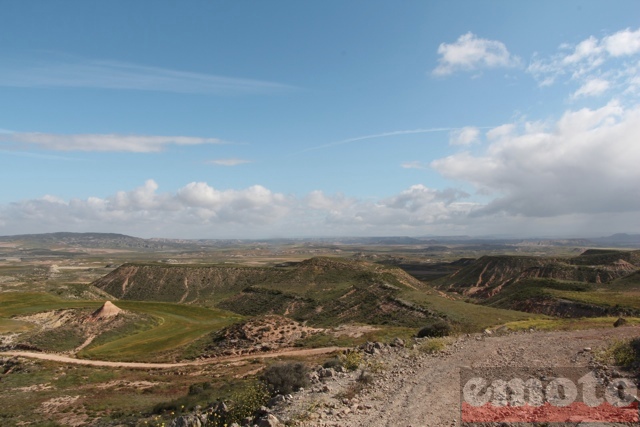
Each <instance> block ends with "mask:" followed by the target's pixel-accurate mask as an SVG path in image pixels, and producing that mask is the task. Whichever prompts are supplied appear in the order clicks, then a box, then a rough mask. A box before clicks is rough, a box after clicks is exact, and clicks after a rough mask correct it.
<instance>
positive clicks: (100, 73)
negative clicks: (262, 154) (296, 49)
mask: <svg viewBox="0 0 640 427" xmlns="http://www.w3.org/2000/svg"><path fill="white" fill-rule="evenodd" d="M0 86H9V87H67V88H97V89H127V90H144V91H159V92H177V93H208V94H221V95H223V94H258V93H271V92H278V91H283V90H291V89H294V87H293V86H289V85H286V84H281V83H275V82H269V81H263V80H254V79H247V78H237V77H226V76H219V75H215V74H206V73H197V72H192V71H182V70H174V69H168V68H160V67H150V66H145V65H138V64H131V63H126V62H119V61H110V60H87V59H82V58H76V57H70V56H61V55H57V56H54V57H48V58H44V59H27V60H25V59H16V58H4V59H3V62H2V65H0Z"/></svg>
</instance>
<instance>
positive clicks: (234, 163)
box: [207, 158, 252, 166]
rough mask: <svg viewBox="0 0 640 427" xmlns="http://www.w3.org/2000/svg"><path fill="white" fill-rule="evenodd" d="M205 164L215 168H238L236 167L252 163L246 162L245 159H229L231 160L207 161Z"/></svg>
mask: <svg viewBox="0 0 640 427" xmlns="http://www.w3.org/2000/svg"><path fill="white" fill-rule="evenodd" d="M207 163H208V164H210V165H216V166H238V165H244V164H246V163H252V161H251V160H246V159H237V158H231V159H214V160H209V161H207Z"/></svg>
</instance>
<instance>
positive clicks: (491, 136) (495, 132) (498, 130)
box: [487, 123, 516, 141]
mask: <svg viewBox="0 0 640 427" xmlns="http://www.w3.org/2000/svg"><path fill="white" fill-rule="evenodd" d="M515 129H516V126H515V125H514V124H512V123H507V124H505V125H501V126H498V127H495V128H493V129H490V130H489V131H487V139H488V140H489V141H493V140H496V139H502V138H505V137H507V136H509V135H511V134H512V133H513V132H514V131H515Z"/></svg>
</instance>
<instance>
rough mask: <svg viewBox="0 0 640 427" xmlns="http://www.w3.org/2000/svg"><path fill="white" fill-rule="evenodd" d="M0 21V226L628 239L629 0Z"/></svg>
mask: <svg viewBox="0 0 640 427" xmlns="http://www.w3.org/2000/svg"><path fill="white" fill-rule="evenodd" d="M0 8H1V10H2V16H3V19H2V26H0V54H1V58H2V59H1V60H0V171H1V172H0V177H1V178H2V180H3V182H4V183H5V185H4V186H3V191H2V192H0V234H18V233H35V232H52V231H109V232H123V233H128V234H133V235H136V236H141V237H195V238H253V237H259V238H263V237H304V236H338V235H412V236H420V235H430V234H436V235H438V234H439V235H450V234H468V235H490V234H491V235H511V236H516V237H518V236H520V237H526V236H578V235H580V236H582V235H600V234H608V233H613V232H640V221H638V218H640V216H639V215H638V214H639V213H640V212H639V211H640V186H638V185H637V183H638V182H640V168H638V167H637V165H638V164H640V144H638V141H637V140H638V135H640V120H638V118H640V104H639V103H638V95H639V93H640V77H639V76H640V74H639V72H640V26H639V24H638V21H637V17H638V16H640V3H638V2H637V1H615V2H607V3H605V2H602V1H580V2H573V1H563V2H552V1H535V2H534V1H518V2H513V1H446V2H445V1H442V2H427V1H406V2H401V3H397V2H390V1H385V2H382V1H322V2H320V1H318V2H300V1H275V2H258V1H187V2H177V1H138V2H130V1H110V2H86V1H56V2H25V1H12V0H5V1H3V2H1V3H0Z"/></svg>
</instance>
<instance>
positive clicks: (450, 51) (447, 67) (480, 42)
mask: <svg viewBox="0 0 640 427" xmlns="http://www.w3.org/2000/svg"><path fill="white" fill-rule="evenodd" d="M438 54H439V55H440V58H439V59H438V62H439V64H438V66H437V67H436V68H435V69H434V70H433V75H435V76H447V75H449V74H453V73H455V72H456V71H473V70H478V69H482V68H499V67H502V68H504V67H515V66H518V65H519V64H520V59H519V58H518V57H517V56H513V55H511V53H509V50H507V47H506V46H505V45H504V43H502V42H501V41H498V40H488V39H482V38H479V37H478V36H476V35H475V34H473V33H471V32H469V33H467V34H463V35H461V36H460V37H459V38H458V40H456V41H455V42H454V43H450V44H449V43H442V44H440V46H439V47H438Z"/></svg>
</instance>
